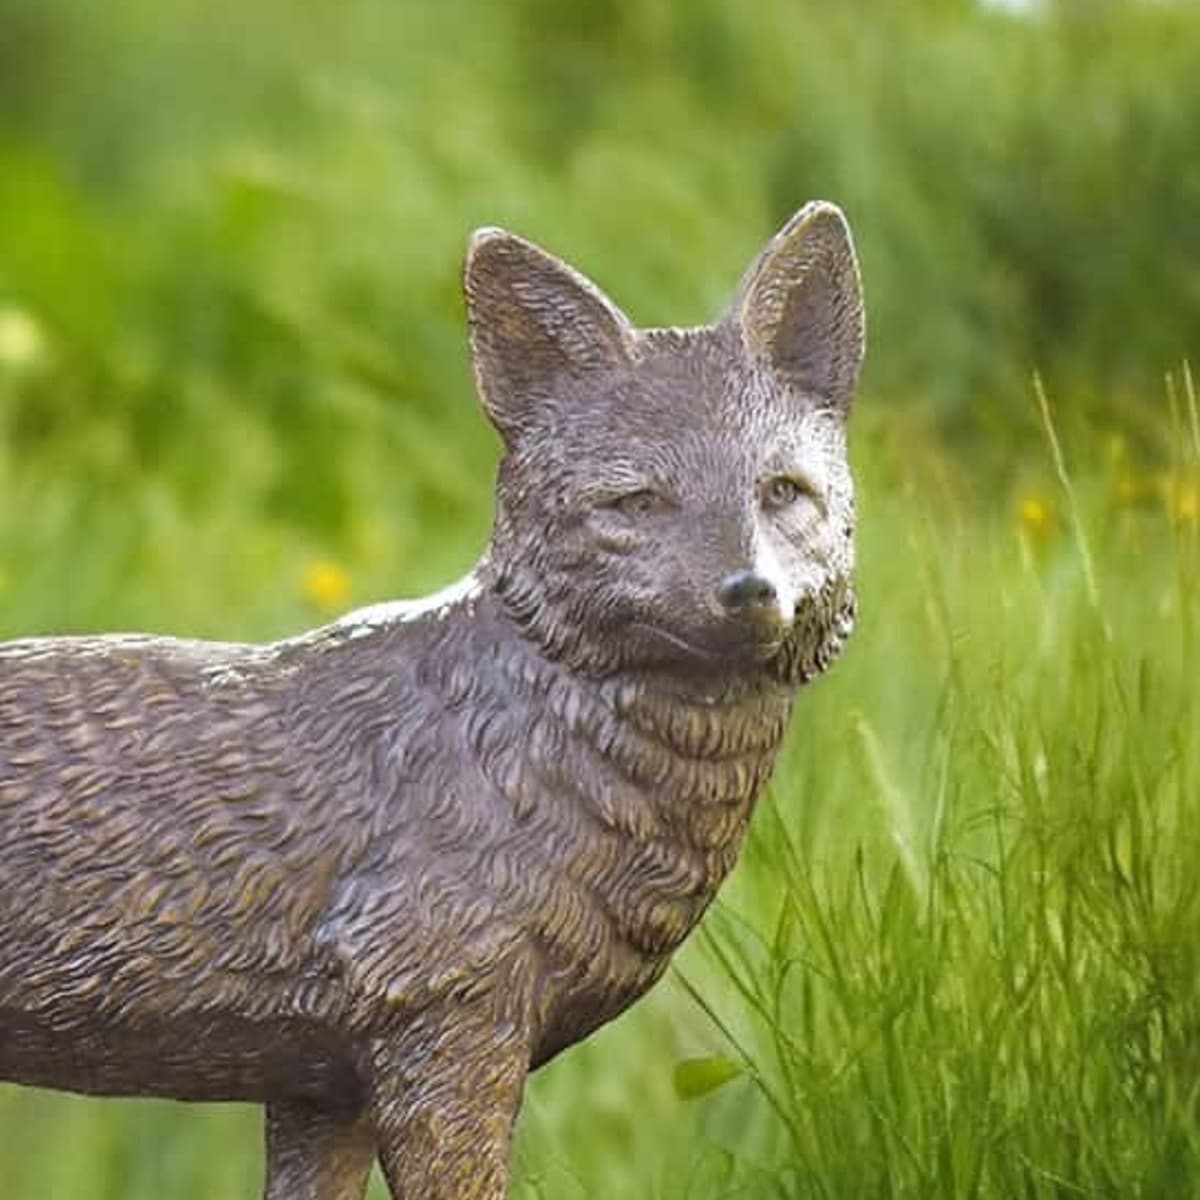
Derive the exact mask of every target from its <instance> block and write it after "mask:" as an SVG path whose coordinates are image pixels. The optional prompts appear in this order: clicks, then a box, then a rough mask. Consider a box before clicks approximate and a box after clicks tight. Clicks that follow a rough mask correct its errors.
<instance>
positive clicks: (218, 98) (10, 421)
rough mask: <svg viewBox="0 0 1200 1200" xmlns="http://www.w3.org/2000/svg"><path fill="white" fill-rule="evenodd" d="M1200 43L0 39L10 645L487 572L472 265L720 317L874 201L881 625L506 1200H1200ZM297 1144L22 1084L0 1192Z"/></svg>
mask: <svg viewBox="0 0 1200 1200" xmlns="http://www.w3.org/2000/svg"><path fill="white" fill-rule="evenodd" d="M1198 45H1200V8H1197V7H1196V6H1195V5H1194V4H1189V3H1170V2H1167V0H1160V2H1158V3H1134V2H1119V0H1110V2H1109V3H1106V4H1103V5H1081V4H1071V3H1066V2H1062V3H1057V4H1051V5H1050V6H1049V11H1048V12H1047V14H1046V15H1045V16H1044V17H1038V18H1036V19H1033V20H1025V19H1018V18H1013V17H1012V16H1010V15H1006V14H1003V13H999V12H996V11H993V10H987V9H985V8H983V7H981V6H979V5H977V4H974V3H972V2H970V0H913V2H912V3H910V4H888V5H882V4H879V5H872V4H870V3H867V2H866V0H855V2H854V3H849V2H848V3H845V4H839V5H829V4H817V3H809V2H807V0H761V2H760V3H757V4H755V5H735V4H732V3H725V2H723V0H581V2H580V3H578V4H571V5H563V4H560V3H548V2H547V0H514V2H513V3H511V4H504V5H498V4H493V3H485V2H483V0H444V2H443V3H439V4H437V5H427V4H420V3H417V2H415V0H396V2H395V3H394V4H389V5H386V6H384V5H382V4H379V3H377V2H376V0H346V3H344V4H342V5H339V6H337V7H336V11H335V10H334V9H320V8H319V7H318V8H313V7H312V6H307V7H306V8H305V11H304V12H303V13H300V11H299V10H298V9H297V7H296V6H295V5H293V4H290V3H285V2H284V0H259V2H258V3H255V4H253V5H247V4H239V5H236V6H235V5H226V4H222V3H220V2H218V3H214V4H205V5H197V4H194V3H191V2H190V0H161V2H160V3H158V4H156V5H152V6H147V5H144V4H140V3H138V2H137V0H112V2H111V3H108V4H105V5H103V6H91V7H88V6H86V5H79V4H74V3H71V2H70V0H0V637H7V636H13V635H18V634H26V633H38V632H61V631H70V630H98V629H117V628H125V629H130V628H138V629H155V630H164V631H169V632H177V633H190V634H200V635H207V636H216V637H242V638H268V637H274V636H279V635H282V634H285V633H289V632H293V631H295V630H297V629H300V628H303V627H305V626H307V625H311V624H313V623H316V622H317V621H320V620H324V619H326V618H327V617H328V616H329V615H331V612H332V611H333V610H335V609H337V608H339V607H349V606H351V605H356V604H364V603H368V602H370V601H372V600H375V599H380V598H384V597H388V596H394V595H402V594H410V595H411V594H417V593H420V592H423V591H426V590H429V589H431V588H433V587H435V586H437V585H439V584H441V583H444V582H446V581H447V580H448V579H450V578H452V577H453V576H454V575H456V574H457V573H458V572H460V571H462V570H463V569H464V568H466V567H467V566H468V565H469V564H470V562H471V561H472V559H473V557H474V555H475V554H476V553H477V551H478V549H479V547H480V546H481V545H482V544H483V541H484V539H485V537H486V533H487V529H488V522H489V514H490V482H491V474H492V469H493V465H494V462H495V457H496V453H497V445H496V441H495V439H494V437H493V435H492V434H491V433H490V431H489V430H488V428H487V426H486V424H485V422H484V421H483V419H482V417H481V416H479V415H478V413H477V410H476V408H475V404H474V401H473V399H472V396H471V386H470V373H469V369H468V365H467V360H466V347H465V337H464V334H463V328H462V311H461V302H460V299H459V295H458V272H459V265H460V261H461V253H462V249H463V246H464V243H465V238H466V235H467V233H468V231H469V230H470V229H471V228H472V227H473V226H475V225H480V224H490V223H503V224H508V225H511V226H512V227H514V228H516V229H517V230H519V231H521V232H523V233H526V234H528V235H530V236H532V237H534V238H536V239H537V240H539V241H542V242H544V243H545V244H546V245H548V246H550V247H551V248H553V249H556V250H558V251H561V252H562V253H564V254H565V255H567V256H568V257H569V258H571V259H572V261H574V262H576V263H577V264H578V265H579V266H580V267H581V268H582V269H584V270H586V271H588V272H589V273H591V274H592V275H594V276H595V277H596V278H597V280H598V281H599V282H601V283H602V284H603V285H604V286H605V287H606V288H607V289H609V290H610V291H611V293H612V294H613V296H614V297H615V298H616V299H617V300H618V301H619V302H620V303H622V304H623V305H625V306H626V307H627V309H628V311H629V312H630V314H631V316H632V317H633V318H634V319H635V320H637V321H639V322H642V323H646V324H652V323H664V322H666V323H671V322H684V323H686V322H691V321H697V320H702V319H706V318H708V317H709V316H710V315H711V314H712V313H713V312H715V311H717V310H718V309H719V307H720V305H721V304H723V303H724V302H725V300H726V298H727V297H728V295H729V292H730V289H731V288H732V286H733V284H734V281H735V280H736V278H737V277H738V274H739V272H740V271H741V269H742V267H743V266H744V264H745V262H746V261H747V259H748V257H749V256H750V255H751V254H752V253H753V252H754V250H755V249H756V248H757V246H758V245H759V244H760V243H761V241H762V240H763V239H764V238H765V237H766V236H768V234H769V233H770V231H771V229H772V227H773V225H774V224H776V223H777V222H778V221H780V220H781V219H782V218H784V217H785V216H786V215H787V214H788V213H789V212H790V211H792V210H793V209H794V208H795V207H797V206H798V205H799V204H800V203H801V202H803V201H804V200H805V199H808V198H809V197H812V196H828V197H830V198H833V199H835V200H838V201H839V202H841V203H842V204H843V205H845V207H846V208H847V209H848V211H849V214H850V217H851V220H852V222H853V224H854V227H855V231H856V234H857V239H858V244H859V248H860V251H861V255H862V261H863V269H864V278H865V283H866V291H867V300H868V310H869V316H870V322H869V325H870V328H869V334H870V342H871V347H870V354H869V359H868V368H867V374H866V378H865V386H864V390H863V394H862V396H861V398H860V401H859V404H858V408H857V411H856V413H855V416H854V422H855V434H854V445H853V452H854V457H855V465H856V472H857V476H858V480H859V488H860V497H861V518H862V519H861V529H860V564H861V571H860V591H861V599H862V619H861V622H860V626H859V629H858V632H857V633H856V635H855V637H854V639H853V640H852V642H851V645H850V647H849V649H848V651H847V653H846V655H845V658H844V659H843V661H841V662H840V663H839V664H838V665H837V667H836V669H835V670H834V671H833V672H832V673H831V674H830V675H829V676H828V677H827V678H825V679H823V680H821V681H820V682H819V683H817V684H815V685H814V686H813V687H812V688H811V689H810V690H809V691H808V692H806V693H805V694H804V696H803V697H802V699H801V702H800V705H799V707H798V711H797V716H796V722H795V727H794V730H793V731H792V735H791V738H790V740H789V743H788V745H787V748H786V752H785V754H784V757H783V760H782V762H781V764H780V768H779V770H778V772H777V774H776V777H775V779H774V782H773V785H772V788H771V792H770V795H769V796H768V797H767V798H766V800H765V801H764V803H763V805H762V808H761V810H760V812H759V814H758V816H757V819H756V821H755V824H754V827H753V830H752V832H751V835H750V838H749V841H748V844H747V846H746V850H745V853H744V856H743V860H742V863H741V865H740V866H739V868H738V870H737V872H736V874H735V876H734V877H733V879H731V881H730V884H729V886H728V888H727V889H726V891H725V892H724V893H723V895H722V898H721V901H720V902H719V903H718V904H717V905H716V907H715V908H714V910H713V912H712V913H711V915H710V917H709V918H708V920H707V921H706V922H705V924H704V926H703V928H702V930H701V931H700V933H699V934H698V935H697V937H696V938H694V939H693V941H692V942H691V943H689V945H688V946H686V947H685V949H684V950H683V952H682V953H681V954H680V955H679V958H678V969H677V970H676V971H675V972H673V973H672V974H671V975H669V976H668V978H667V979H666V980H665V981H664V982H663V984H662V985H661V986H660V987H659V988H658V989H656V990H655V991H654V992H653V993H652V994H651V995H650V996H649V997H648V998H647V999H646V1001H645V1002H643V1003H642V1004H640V1005H639V1006H638V1007H637V1008H636V1009H635V1010H634V1011H633V1012H632V1013H631V1014H629V1015H628V1016H627V1017H626V1018H623V1019H622V1020H621V1021H619V1022H618V1023H616V1024H615V1025H613V1026H611V1027H609V1028H606V1029H605V1030H603V1031H601V1032H600V1033H599V1034H598V1035H597V1036H596V1037H594V1038H593V1039H591V1040H589V1041H588V1042H587V1043H585V1044H584V1045H582V1046H580V1047H578V1048H576V1049H574V1050H572V1051H571V1052H569V1053H567V1054H565V1055H563V1056H562V1057H561V1058H560V1059H559V1060H557V1061H555V1062H554V1063H552V1064H551V1065H550V1066H549V1067H547V1068H546V1069H545V1070H544V1071H543V1072H541V1073H539V1075H538V1076H536V1077H535V1078H534V1079H533V1080H532V1082H531V1084H530V1088H529V1092H528V1097H527V1101H526V1105H525V1109H524V1112H523V1116H522V1120H521V1125H520V1128H519V1131H518V1139H517V1146H516V1151H515V1159H514V1166H515V1171H514V1196H516V1197H518V1198H519V1200H550V1198H551V1197H553V1198H558V1197H567V1198H568V1200H572V1198H582V1197H609V1196H647V1197H656V1198H662V1200H673V1198H676V1197H684V1196H686V1197H696V1198H698V1200H715V1198H716V1197H734V1196H737V1197H749V1198H751V1200H757V1198H759V1197H762V1198H764V1200H770V1198H774V1197H822V1198H827V1200H841V1198H843V1197H858V1196H865V1197H876V1196H879V1197H889V1196H895V1197H906V1198H908V1197H911V1198H913V1200H927V1198H940V1197H972V1196H979V1197H989V1198H991V1197H995V1198H997V1200H1009V1198H1010V1197H1018V1196H1019V1197H1055V1198H1059V1197H1062V1198H1064V1200H1066V1198H1071V1197H1078V1196H1091V1197H1105V1198H1109V1197H1111V1198H1113V1200H1118V1198H1119V1200H1125V1198H1127V1197H1146V1198H1150V1197H1164V1198H1166V1197H1180V1196H1187V1195H1192V1194H1198V1193H1200V1113H1198V1111H1197V1104H1198V1101H1197V1094H1196V1089H1197V1087H1198V1086H1200V1084H1197V1082H1196V1081H1197V1080H1198V1079H1200V950H1197V948H1196V946H1197V942H1198V939H1197V937H1196V933H1197V930H1198V929H1200V897H1198V892H1200V811H1198V810H1200V699H1198V698H1197V688H1196V685H1195V681H1196V679H1197V678H1198V677H1200V657H1198V656H1200V651H1198V650H1197V635H1198V632H1200V630H1198V623H1200V540H1198V539H1200V529H1198V526H1200V515H1198V514H1197V506H1198V505H1200V420H1198V418H1197V414H1196V400H1195V389H1194V387H1193V386H1192V385H1191V383H1190V380H1189V379H1188V378H1187V376H1186V375H1185V373H1184V372H1182V371H1174V374H1173V377H1172V378H1171V380H1170V381H1169V385H1168V387H1167V388H1166V389H1164V388H1163V387H1162V386H1161V383H1160V379H1161V376H1162V373H1163V371H1164V369H1166V368H1167V367H1169V366H1170V365H1171V364H1173V363H1175V362H1177V361H1179V360H1181V359H1183V358H1184V357H1186V356H1188V355H1191V356H1192V357H1193V359H1194V358H1195V355H1196V353H1197V347H1196V342H1195V329H1196V312H1197V310H1198V308H1200V274H1198V273H1197V269H1196V263H1197V261H1200V242H1198V241H1197V237H1198V236H1200V222H1197V221H1196V220H1195V214H1196V212H1197V211H1198V210H1200V156H1197V155H1196V153H1195V130H1196V128H1197V121H1198V120H1200V82H1198V81H1200V75H1198V74H1197V73H1196V71H1195V69H1194V63H1195V61H1196V48H1197V46H1198ZM1035 365H1036V367H1037V368H1038V369H1039V370H1040V371H1041V372H1042V373H1043V374H1044V377H1045V379H1046V380H1047V391H1048V394H1049V398H1050V405H1049V409H1048V412H1047V413H1045V414H1044V413H1043V411H1042V409H1041V406H1040V405H1039V402H1038V393H1037V391H1036V389H1035V388H1034V387H1033V386H1032V385H1031V383H1030V375H1031V369H1032V368H1033V367H1034V366H1035ZM1050 414H1052V415H1053V419H1054V422H1055V424H1056V428H1054V433H1055V434H1056V435H1057V441H1058V443H1060V444H1057V445H1056V440H1055V438H1054V437H1052V436H1051V428H1053V427H1048V423H1047V420H1046V416H1047V415H1050ZM2 915H3V914H0V916H2ZM259 1153H260V1151H259V1129H258V1120H257V1116H256V1114H255V1113H254V1112H253V1110H251V1109H242V1108H236V1107H233V1108H220V1107H201V1108H185V1107H182V1106H171V1105H162V1104H152V1103H143V1102H98V1101H86V1100H82V1099H77V1098H72V1097H65V1096H54V1095H49V1094H39V1093H33V1092H30V1091H22V1090H18V1089H14V1088H11V1087H2V1086H0V1196H3V1197H4V1198H5V1200H7V1197H9V1196H12V1197H18V1198H19V1197H26V1196H37V1197H39V1198H45V1200H118V1198H121V1200H136V1198H139V1197H144V1198H146V1200H150V1198H152V1197H153V1198H157V1197H159V1196H162V1195H168V1194H169V1195H173V1196H179V1197H181V1198H184V1200H202V1198H207V1197H212V1198H214V1200H216V1198H217V1197H227V1196H231V1195H252V1194H254V1192H255V1190H256V1188H257V1186H258V1185H257V1179H258V1174H259V1170H260V1162H259ZM376 1189H377V1194H379V1195H382V1192H381V1190H379V1185H378V1182H377V1183H376Z"/></svg>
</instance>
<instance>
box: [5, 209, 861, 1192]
mask: <svg viewBox="0 0 1200 1200" xmlns="http://www.w3.org/2000/svg"><path fill="white" fill-rule="evenodd" d="M465 293H466V303H467V311H468V318H469V328H470V342H471V350H472V355H473V362H474V371H475V382H476V386H477V390H478V393H479V398H480V400H481V402H482V405H483V408H484V410H485V412H486V413H487V416H488V417H489V418H490V420H491V421H492V423H493V424H494V425H495V427H496V429H497V431H498V433H499V435H500V439H501V442H502V456H501V461H500V465H499V471H498V479H497V485H496V508H495V521H494V527H493V532H492V536H491V539H490V542H489V544H488V546H487V548H486V549H485V551H484V552H483V554H482V556H481V557H480V559H479V561H478V564H477V565H476V567H475V568H474V570H473V571H472V572H471V573H470V574H469V575H468V576H467V577H466V578H465V579H463V580H462V581H460V582H459V583H457V584H454V585H453V586H451V587H450V588H448V589H447V590H446V591H444V592H441V593H438V594H436V595H434V596H431V597H429V598H428V599H426V600H423V601H417V602H396V603H387V604H381V605H378V606H375V607H371V608H366V609H362V610H360V611H357V612H353V613H351V614H350V615H348V616H346V617H344V618H342V619H340V620H338V621H335V622H334V623H333V624H330V625H327V626H325V627H323V628H319V629H317V630H315V631H312V632H309V633H305V634H302V635H300V636H297V637H292V638H288V639H285V640H283V641H279V642H275V643H272V644H267V645H249V644H235V643H228V644H227V643H217V642H205V641H188V640H177V639H175V638H168V637H155V636H144V635H113V636H102V637H86V636H85V637H79V636H73V637H38V638H29V639H24V640H17V641H12V642H7V643H3V644H0V912H2V913H3V915H4V920H3V923H2V924H0V1079H4V1080H9V1081H15V1082H17V1083H20V1084H29V1085H34V1086H38V1087H47V1088H61V1089H67V1090H70V1091H75V1092H84V1093H92V1094H97V1095H139V1096H163V1097H174V1098H177V1099H181V1100H251V1101H259V1102H262V1103H263V1104H264V1105H265V1109H266V1185H265V1193H264V1194H265V1196H266V1197H267V1200H360V1198H361V1197H362V1195H363V1193H364V1190H365V1188H366V1184H367V1178H368V1175H369V1173H370V1170H371V1167H372V1164H373V1163H374V1162H375V1161H376V1159H378V1160H379V1162H380V1164H381V1166H382V1170H383V1172H384V1175H385V1178H386V1180H387V1183H388V1186H389V1187H390V1189H391V1194H392V1195H393V1196H394V1197H397V1200H401V1198H403V1200H452V1198H453V1200H502V1197H503V1196H504V1195H505V1191H506V1187H507V1181H508V1159H509V1143H510V1136H511V1132H512V1127H513V1122H514V1120H515V1118H516V1115H517V1111H518V1108H519V1106H520V1102H521V1094H522V1089H523V1087H524V1083H525V1079H526V1075H527V1074H528V1072H529V1071H531V1070H533V1069H535V1068H536V1067H538V1066H539V1065H540V1064H542V1063H544V1062H546V1060H547V1059H549V1058H551V1057H552V1056H553V1055H555V1054H557V1053H558V1052H559V1051H560V1050H562V1049H563V1048H564V1047H566V1046H569V1045H571V1044H572V1043H573V1042H576V1041H578V1040H580V1039H581V1038H584V1037H586V1036H587V1035H588V1033H590V1032H591V1031H592V1030H594V1029H595V1028H596V1027H597V1026H599V1025H601V1024H602V1023H603V1022H605V1021H608V1020H611V1019H612V1018H613V1017H614V1016H616V1015H617V1014H618V1013H620V1012H621V1011H622V1010H623V1009H624V1008H626V1007H627V1006H628V1005H629V1004H631V1003H632V1002H633V1001H634V1000H636V999H637V998H638V997H639V996H640V995H642V993H644V992H645V991H646V990H647V989H648V988H649V987H651V986H652V985H653V984H654V982H655V980H657V979H658V978H659V976H660V975H662V973H663V971H664V969H665V967H666V965H667V962H668V960H669V959H670V956H671V954H672V952H673V951H674V950H675V949H676V947H677V946H679V944H680V943H681V942H682V941H683V939H684V938H685V937H686V936H687V934H688V932H689V931H690V930H691V929H692V928H693V926H694V925H695V924H696V922H697V921H698V920H699V919H700V916H701V914H702V913H703V912H704V910H705V908H706V906H707V905H708V903H709V902H710V901H711V900H712V898H713V896H714V894H715V892H716V890H717V888H718V886H719V885H720V883H721V881H722V880H723V879H724V877H725V876H726V874H727V873H728V871H729V870H730V868H731V866H732V865H733V863H734V860H735V859H736V857H737V853H738V849H739V845H740V843H741V840H742V836H743V833H744V831H745V829H746V825H747V822H748V820H749V818H750V815H751V810H752V809H753V807H754V802H755V798H756V797H757V795H758V794H759V792H760V790H761V789H762V787H763V785H764V783H765V782H766V780H767V778H768V776H769V774H770V772H771V769H772V764H773V761H774V758H775V755H776V751H777V749H778V747H779V745H780V741H781V739H782V738H783V736H784V732H785V730H786V728H787V725H788V721H789V717H790V715H791V711H792V704H793V700H794V697H795V694H796V692H797V690H798V689H799V688H800V687H801V686H802V685H803V684H804V683H806V682H807V681H808V680H810V679H812V678H813V677H814V676H816V675H817V674H819V673H820V672H822V671H823V670H824V669H825V668H826V667H827V666H828V665H829V664H830V662H831V661H832V660H833V659H834V658H835V657H836V656H837V654H838V652H839V651H840V650H841V648H842V646H843V643H844V642H845V640H846V638H847V636H848V634H849V633H850V629H851V625H852V622H853V615H854V596H853V591H852V567H853V558H854V551H853V536H854V509H853V493H852V483H851V477H850V472H849V467H848V463H847V457H846V421H847V415H848V411H849V407H850V403H851V398H852V395H853V393H854V390H855V386H856V383H857V379H858V374H859V367H860V364H861V360H862V355H863V307H862V299H861V292H860V285H859V276H858V267H857V263H856V260H855V255H854V250H853V246H852V242H851V237H850V233H849V230H848V228H847V225H846V222H845V220H844V218H843V216H842V214H841V212H840V211H839V210H838V209H837V208H836V207H835V206H833V205H832V204H828V203H824V202H814V203H811V204H808V205H806V206H805V207H804V208H802V209H801V210H800V211H799V212H798V213H796V215H795V216H794V217H792V219H791V220H790V221H788V222H787V224H786V225H785V226H784V227H783V228H782V230H781V231H780V232H779V233H778V234H777V235H776V236H775V237H774V238H773V239H772V240H771V241H770V242H769V243H768V244H767V246H766V247H765V249H764V250H763V251H762V253H761V254H760V255H759V257H758V258H757V259H756V260H755V262H754V263H753V264H752V265H751V267H750V269H749V270H748V272H747V274H746V275H745V277H744V279H743V281H742V283H741V285H740V287H739V288H738V290H737V292H736V295H735V297H734V299H733V302H732V304H731V305H730V307H729V309H728V310H727V311H726V312H725V314H724V315H723V316H722V317H721V318H720V319H719V320H717V321H716V322H715V323H713V324H712V325H708V326H703V327H699V328H689V329H637V328H635V327H634V326H633V325H632V324H631V323H630V322H629V321H628V320H627V318H626V317H625V316H624V315H623V314H622V313H621V312H620V310H619V309H618V308H616V307H615V305H614V304H612V303H611V302H610V301H609V300H608V299H607V298H606V297H605V296H604V295H603V294H602V293H601V292H600V291H599V290H598V289H597V288H596V287H595V286H594V285H593V284H591V283H590V282H589V281H588V280H586V279H584V278H583V277H582V276H580V275H579V274H577V273H576V272H575V271H573V270H572V269H571V268H570V267H568V266H566V265H565V264H564V263H563V262H560V261H559V260H558V259H556V258H554V257H553V256H551V255H550V254H547V253H546V252H545V251H543V250H541V249H539V248H538V247H536V246H534V245H533V244H531V243H530V242H527V241H525V240H523V239H521V238H519V237H516V236H514V235H512V234H509V233H505V232H502V231H500V230H495V229H485V230H481V231H480V232H478V233H476V234H475V236H474V237H473V239H472V240H471V243H470V248H469V251H468V254H467V259H466V267H465Z"/></svg>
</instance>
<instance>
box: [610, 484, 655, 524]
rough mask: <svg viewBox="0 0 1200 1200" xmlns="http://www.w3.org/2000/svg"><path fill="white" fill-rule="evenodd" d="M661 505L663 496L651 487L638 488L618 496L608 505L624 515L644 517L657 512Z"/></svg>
mask: <svg viewBox="0 0 1200 1200" xmlns="http://www.w3.org/2000/svg"><path fill="white" fill-rule="evenodd" d="M662 505H663V498H662V497H661V496H660V495H659V494H658V493H657V492H656V491H654V490H653V489H652V488H638V490H637V491H636V492H626V493H625V494H624V495H623V496H618V497H617V498H616V499H615V500H613V501H612V502H611V504H610V507H611V508H615V509H616V510H617V512H619V513H621V514H622V515H624V516H626V517H645V516H649V515H650V513H652V512H657V511H658V510H659V509H660V508H661V507H662Z"/></svg>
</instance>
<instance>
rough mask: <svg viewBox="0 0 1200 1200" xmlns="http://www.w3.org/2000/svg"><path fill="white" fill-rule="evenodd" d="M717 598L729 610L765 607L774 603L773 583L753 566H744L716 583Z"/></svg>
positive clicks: (736, 610)
mask: <svg viewBox="0 0 1200 1200" xmlns="http://www.w3.org/2000/svg"><path fill="white" fill-rule="evenodd" d="M717 599H718V600H720V602H721V604H722V605H723V606H724V607H725V608H727V609H729V611H730V612H742V611H743V610H745V609H748V608H765V607H767V606H768V605H770V604H774V603H775V585H774V584H773V583H772V582H771V581H770V580H769V579H767V578H766V577H765V576H763V575H760V574H759V573H758V572H757V571H755V570H754V569H753V568H751V567H745V568H743V569H742V570H741V571H734V572H733V574H732V575H726V576H725V578H724V579H722V580H721V582H720V583H719V584H717Z"/></svg>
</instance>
